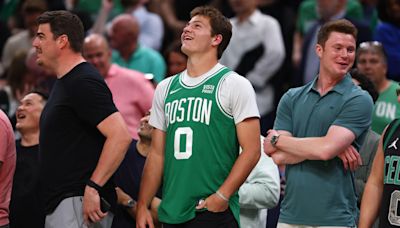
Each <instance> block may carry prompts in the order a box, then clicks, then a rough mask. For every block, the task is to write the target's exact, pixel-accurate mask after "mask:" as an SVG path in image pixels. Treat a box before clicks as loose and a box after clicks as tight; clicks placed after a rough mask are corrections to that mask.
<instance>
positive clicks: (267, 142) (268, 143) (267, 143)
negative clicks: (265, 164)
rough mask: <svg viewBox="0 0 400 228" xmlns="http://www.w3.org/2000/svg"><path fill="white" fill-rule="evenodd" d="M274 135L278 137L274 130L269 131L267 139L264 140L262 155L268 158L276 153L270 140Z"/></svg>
mask: <svg viewBox="0 0 400 228" xmlns="http://www.w3.org/2000/svg"><path fill="white" fill-rule="evenodd" d="M274 135H279V134H278V132H277V131H276V130H273V129H270V130H268V132H267V137H265V138H264V153H265V154H266V155H268V156H271V155H272V154H273V153H275V152H276V151H277V149H276V147H274V146H273V145H272V144H271V138H272V136H274Z"/></svg>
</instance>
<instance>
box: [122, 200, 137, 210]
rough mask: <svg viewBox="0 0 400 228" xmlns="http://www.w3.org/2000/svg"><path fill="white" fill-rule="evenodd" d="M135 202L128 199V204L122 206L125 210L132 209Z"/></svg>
mask: <svg viewBox="0 0 400 228" xmlns="http://www.w3.org/2000/svg"><path fill="white" fill-rule="evenodd" d="M135 203H136V202H135V200H133V199H130V200H128V202H126V204H125V205H124V207H126V208H132V207H133V206H135Z"/></svg>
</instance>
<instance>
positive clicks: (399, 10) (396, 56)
mask: <svg viewBox="0 0 400 228" xmlns="http://www.w3.org/2000/svg"><path fill="white" fill-rule="evenodd" d="M377 9H378V16H379V19H380V20H381V21H380V23H379V24H378V26H377V28H376V30H375V36H374V39H375V40H377V41H379V42H381V43H382V44H383V47H384V48H385V51H386V53H387V57H388V58H387V68H388V72H387V75H388V78H390V79H393V80H395V81H400V67H399V66H400V51H399V50H400V42H399V40H400V2H399V1H398V0H380V1H378V6H377Z"/></svg>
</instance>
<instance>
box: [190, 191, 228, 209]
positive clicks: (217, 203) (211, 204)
mask: <svg viewBox="0 0 400 228" xmlns="http://www.w3.org/2000/svg"><path fill="white" fill-rule="evenodd" d="M228 206H229V202H227V201H225V200H224V199H222V198H221V197H219V196H218V195H217V194H216V193H214V194H212V195H210V196H209V197H207V198H206V199H205V200H204V201H203V202H202V203H200V204H199V205H198V206H196V209H197V210H200V209H203V208H205V209H207V210H208V211H211V212H222V211H226V210H227V209H228Z"/></svg>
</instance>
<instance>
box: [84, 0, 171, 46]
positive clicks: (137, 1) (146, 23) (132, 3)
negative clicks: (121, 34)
mask: <svg viewBox="0 0 400 228" xmlns="http://www.w3.org/2000/svg"><path fill="white" fill-rule="evenodd" d="M120 3H121V5H122V7H123V9H124V12H125V13H126V14H130V15H132V16H134V17H135V18H136V19H137V22H138V23H139V27H140V31H139V37H138V43H140V44H141V45H143V46H146V47H148V48H152V49H154V50H156V51H159V50H160V49H161V45H162V41H163V37H164V25H163V21H162V19H161V17H160V16H159V15H158V14H155V13H152V12H149V11H148V10H147V8H146V6H144V1H143V0H121V1H120ZM114 5H115V3H114V2H113V1H110V0H102V4H101V8H100V10H99V14H98V16H97V19H96V23H95V24H94V26H93V28H92V29H91V32H93V33H104V32H105V31H106V30H107V28H109V24H107V20H108V18H109V17H110V13H111V12H112V10H113V9H114Z"/></svg>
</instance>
